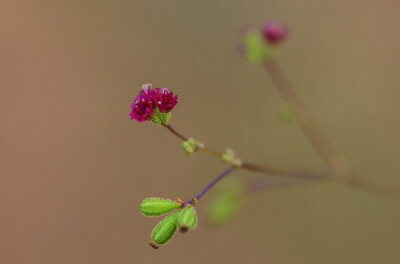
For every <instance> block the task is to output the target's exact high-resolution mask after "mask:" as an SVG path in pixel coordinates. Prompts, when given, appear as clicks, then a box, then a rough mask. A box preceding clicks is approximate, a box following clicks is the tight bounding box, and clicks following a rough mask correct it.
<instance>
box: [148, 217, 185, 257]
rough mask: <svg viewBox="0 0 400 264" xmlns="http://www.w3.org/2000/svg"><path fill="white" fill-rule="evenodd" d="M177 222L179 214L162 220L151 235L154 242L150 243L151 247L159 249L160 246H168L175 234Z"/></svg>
mask: <svg viewBox="0 0 400 264" xmlns="http://www.w3.org/2000/svg"><path fill="white" fill-rule="evenodd" d="M177 221H178V213H177V212H176V213H173V214H170V215H169V216H167V217H165V218H164V219H163V220H161V222H160V223H158V225H157V226H156V227H155V228H154V230H153V232H152V233H151V238H152V239H153V241H151V242H150V246H152V247H153V248H155V249H157V248H158V245H162V244H166V243H167V242H168V241H169V240H170V239H171V238H172V237H173V236H174V234H175V231H176V223H177Z"/></svg>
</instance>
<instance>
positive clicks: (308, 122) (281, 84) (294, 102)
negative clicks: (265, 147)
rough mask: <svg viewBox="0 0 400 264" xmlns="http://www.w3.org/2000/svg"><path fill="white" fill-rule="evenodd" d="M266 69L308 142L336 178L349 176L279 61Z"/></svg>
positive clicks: (266, 66) (270, 64) (269, 64)
mask: <svg viewBox="0 0 400 264" xmlns="http://www.w3.org/2000/svg"><path fill="white" fill-rule="evenodd" d="M265 69H266V70H267V72H268V74H269V76H270V77H271V80H272V82H273V83H274V85H275V86H276V88H277V90H278V92H279V93H280V95H281V96H282V98H283V99H285V100H286V102H287V103H288V104H289V105H290V106H291V108H292V109H293V112H294V114H295V115H296V117H297V119H298V120H299V122H300V125H301V127H302V129H303V131H304V134H305V135H306V136H307V138H308V140H309V141H310V142H311V144H312V145H313V147H314V148H315V149H316V151H317V152H318V154H319V155H320V156H321V158H322V159H323V160H324V161H325V162H326V163H327V165H328V167H329V168H330V169H331V171H332V173H333V174H334V175H335V176H342V177H343V176H345V175H344V174H347V173H348V172H347V171H346V170H347V169H346V168H345V166H344V165H343V162H341V159H340V158H339V157H338V155H337V154H336V152H335V150H334V149H333V148H332V146H331V144H330V143H329V142H328V140H327V139H326V137H325V136H324V135H323V134H322V132H321V130H320V129H319V128H318V126H317V125H316V124H315V123H314V121H313V120H312V118H311V116H310V115H309V113H308V111H307V109H306V108H305V107H304V105H303V103H302V102H301V101H300V99H299V98H298V96H297V94H296V93H295V91H294V89H293V88H292V85H291V84H290V82H289V81H288V79H287V78H286V76H285V74H284V73H283V71H282V70H281V68H280V67H279V64H278V63H277V61H276V60H273V59H272V60H270V61H269V62H268V63H267V64H265Z"/></svg>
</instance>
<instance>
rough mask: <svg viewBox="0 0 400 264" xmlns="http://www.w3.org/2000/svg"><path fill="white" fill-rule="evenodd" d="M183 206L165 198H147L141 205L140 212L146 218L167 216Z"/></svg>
mask: <svg viewBox="0 0 400 264" xmlns="http://www.w3.org/2000/svg"><path fill="white" fill-rule="evenodd" d="M179 207H181V204H180V203H178V202H176V201H172V200H169V199H164V198H147V199H144V200H143V201H142V203H141V204H140V211H141V212H142V214H144V215H146V216H160V215H165V214H167V213H169V212H171V211H173V210H175V209H177V208H179Z"/></svg>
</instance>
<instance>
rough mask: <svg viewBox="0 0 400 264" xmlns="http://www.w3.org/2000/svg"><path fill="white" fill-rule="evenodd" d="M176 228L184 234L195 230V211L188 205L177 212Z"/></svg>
mask: <svg viewBox="0 0 400 264" xmlns="http://www.w3.org/2000/svg"><path fill="white" fill-rule="evenodd" d="M177 225H178V228H179V230H180V231H181V232H182V233H186V232H187V231H189V229H195V228H196V225H197V215H196V209H194V207H193V206H191V205H190V204H189V205H187V206H186V207H185V208H184V209H182V210H181V211H180V212H179V215H178V224H177Z"/></svg>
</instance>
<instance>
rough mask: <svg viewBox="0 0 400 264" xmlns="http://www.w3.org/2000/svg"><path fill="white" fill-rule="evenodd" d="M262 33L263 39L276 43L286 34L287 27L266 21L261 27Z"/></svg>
mask: <svg viewBox="0 0 400 264" xmlns="http://www.w3.org/2000/svg"><path fill="white" fill-rule="evenodd" d="M261 31H262V34H263V36H264V39H265V40H266V41H267V42H268V43H270V44H277V43H279V42H281V41H282V40H284V39H285V38H286V36H287V35H288V33H289V32H288V30H287V28H286V27H285V26H284V25H282V24H279V23H276V22H268V23H266V24H265V25H264V26H263V27H262V29H261Z"/></svg>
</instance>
